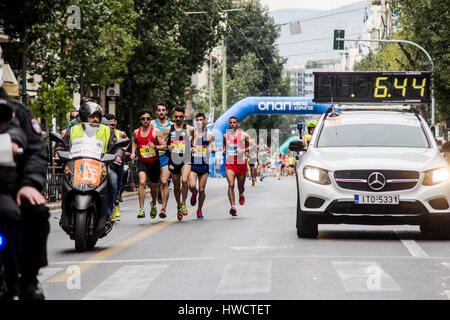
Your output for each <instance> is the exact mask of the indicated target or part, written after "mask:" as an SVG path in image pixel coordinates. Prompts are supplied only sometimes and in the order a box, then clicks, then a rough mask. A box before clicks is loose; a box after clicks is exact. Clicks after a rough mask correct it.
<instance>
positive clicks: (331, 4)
mask: <svg viewBox="0 0 450 320" xmlns="http://www.w3.org/2000/svg"><path fill="white" fill-rule="evenodd" d="M260 1H261V4H263V5H268V6H269V11H274V10H279V9H290V8H301V9H316V10H331V9H336V8H339V7H342V6H345V5H347V4H351V3H355V2H360V1H361V0H260Z"/></svg>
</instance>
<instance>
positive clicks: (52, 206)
mask: <svg viewBox="0 0 450 320" xmlns="http://www.w3.org/2000/svg"><path fill="white" fill-rule="evenodd" d="M148 191H150V189H146V190H145V192H148ZM137 194H138V192H137V191H124V192H123V193H122V198H129V197H132V196H136V195H137ZM45 206H46V207H47V208H48V209H49V210H55V209H61V201H58V202H52V203H47V204H46V205H45Z"/></svg>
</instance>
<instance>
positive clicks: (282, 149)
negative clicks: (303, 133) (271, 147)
mask: <svg viewBox="0 0 450 320" xmlns="http://www.w3.org/2000/svg"><path fill="white" fill-rule="evenodd" d="M298 140H300V136H299V135H296V136H293V137H290V138H289V139H287V140H286V141H285V142H283V144H282V145H281V146H280V152H281V154H285V153H286V152H287V150H288V148H289V143H291V142H292V141H298Z"/></svg>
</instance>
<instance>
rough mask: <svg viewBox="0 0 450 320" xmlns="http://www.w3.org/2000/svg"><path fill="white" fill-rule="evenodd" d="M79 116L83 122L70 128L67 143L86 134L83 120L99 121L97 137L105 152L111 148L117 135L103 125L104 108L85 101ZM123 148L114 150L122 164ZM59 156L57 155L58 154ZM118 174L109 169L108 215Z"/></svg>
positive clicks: (70, 143) (112, 202) (111, 208)
mask: <svg viewBox="0 0 450 320" xmlns="http://www.w3.org/2000/svg"><path fill="white" fill-rule="evenodd" d="M79 117H80V121H81V123H77V124H75V125H73V126H72V127H71V128H70V130H69V131H68V132H67V133H66V134H65V135H64V138H63V139H64V140H65V141H66V143H67V145H69V146H71V145H72V141H73V139H75V138H81V137H83V136H84V132H83V127H82V126H83V122H88V123H97V124H99V129H98V131H97V134H96V138H97V139H98V140H100V141H101V142H103V153H107V151H108V150H110V148H111V146H112V145H113V144H114V143H116V141H117V140H118V139H117V135H116V133H115V131H114V129H113V128H111V127H109V126H106V125H103V124H101V123H100V121H101V119H102V108H101V107H100V106H99V105H98V104H97V103H95V102H90V101H89V102H84V103H83V104H82V105H81V106H80V111H79ZM58 150H64V146H62V145H61V144H58V145H57V146H56V148H55V151H58ZM123 152H124V151H123V150H122V149H121V148H117V149H116V150H114V155H116V159H115V160H114V162H115V163H117V164H119V165H120V164H121V163H122V158H123ZM56 157H57V156H56ZM117 180H118V175H117V172H116V171H114V170H108V208H107V213H108V216H109V217H111V213H112V210H113V204H114V199H115V196H116V194H115V192H116V191H117V188H112V187H111V186H113V185H115V186H117Z"/></svg>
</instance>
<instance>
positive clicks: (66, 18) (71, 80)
mask: <svg viewBox="0 0 450 320" xmlns="http://www.w3.org/2000/svg"><path fill="white" fill-rule="evenodd" d="M64 4H65V3H64ZM70 4H71V5H72V7H75V8H78V9H79V11H78V10H77V11H75V12H72V11H70V10H67V9H68V8H67V7H66V6H60V7H59V8H58V10H55V11H54V12H53V21H52V23H47V24H42V25H38V26H36V27H35V29H36V30H37V29H40V30H41V33H43V34H45V35H46V36H45V37H42V38H40V39H39V41H36V43H34V44H33V49H32V50H31V58H32V61H33V64H32V69H33V71H34V73H37V74H41V75H42V77H43V80H44V81H45V82H47V83H53V84H54V83H56V82H57V80H58V79H59V78H60V77H62V78H64V79H66V81H67V83H68V84H69V85H70V86H71V88H72V90H74V91H75V90H77V89H78V88H79V86H80V82H81V78H83V82H84V84H85V86H86V87H87V86H88V85H91V84H98V85H100V86H103V85H106V84H107V83H111V82H120V81H121V78H120V74H121V73H126V71H127V63H128V61H129V60H130V57H131V54H132V51H133V48H134V47H135V46H136V45H137V41H136V39H134V37H133V32H134V30H135V27H136V23H135V20H136V18H137V14H136V13H135V12H134V6H133V1H132V0H104V1H101V2H99V1H95V0H83V1H81V0H73V1H71V2H70ZM78 14H79V20H78V22H79V24H78V25H71V23H72V22H71V19H72V18H73V16H74V15H78Z"/></svg>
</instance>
